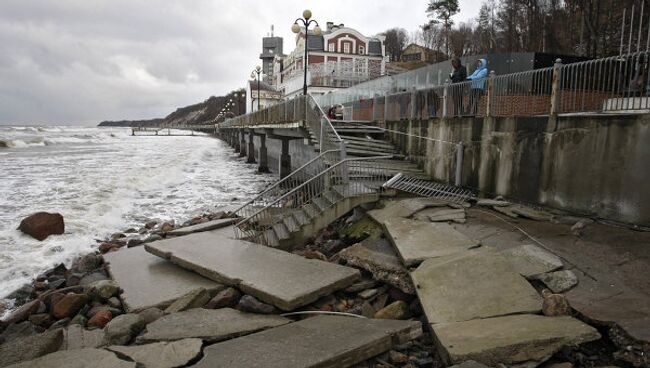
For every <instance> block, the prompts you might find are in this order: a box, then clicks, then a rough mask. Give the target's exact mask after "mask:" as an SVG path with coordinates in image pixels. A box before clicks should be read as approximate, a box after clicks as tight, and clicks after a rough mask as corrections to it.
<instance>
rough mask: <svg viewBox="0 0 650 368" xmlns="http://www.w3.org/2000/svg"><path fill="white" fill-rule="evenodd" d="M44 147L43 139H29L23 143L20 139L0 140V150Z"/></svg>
mask: <svg viewBox="0 0 650 368" xmlns="http://www.w3.org/2000/svg"><path fill="white" fill-rule="evenodd" d="M38 146H45V141H44V140H43V138H36V139H30V140H28V141H24V140H22V139H0V148H26V147H38Z"/></svg>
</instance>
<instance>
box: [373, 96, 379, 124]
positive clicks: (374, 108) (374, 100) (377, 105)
mask: <svg viewBox="0 0 650 368" xmlns="http://www.w3.org/2000/svg"><path fill="white" fill-rule="evenodd" d="M378 99H379V94H378V93H375V94H374V96H373V97H372V121H377V120H378V119H377V117H378V116H379V111H378V110H379V104H378V103H377V100H378Z"/></svg>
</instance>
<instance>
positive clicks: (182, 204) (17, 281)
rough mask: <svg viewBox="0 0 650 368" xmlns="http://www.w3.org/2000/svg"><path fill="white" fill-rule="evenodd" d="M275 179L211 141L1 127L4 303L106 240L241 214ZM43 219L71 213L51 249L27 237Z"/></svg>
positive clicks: (0, 289)
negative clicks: (148, 227)
mask: <svg viewBox="0 0 650 368" xmlns="http://www.w3.org/2000/svg"><path fill="white" fill-rule="evenodd" d="M171 133H177V134H188V132H186V131H174V130H172V131H171ZM273 180H274V178H273V176H272V175H270V174H258V173H257V172H256V167H255V165H251V164H246V163H245V161H244V159H242V158H239V157H238V155H237V154H235V153H234V152H233V150H232V149H231V148H230V147H229V146H228V145H227V144H225V142H223V141H221V140H219V139H216V138H214V137H211V136H208V135H202V134H201V135H195V136H164V135H161V136H131V130H130V129H129V128H103V127H80V126H0V299H1V298H4V297H6V296H7V294H9V293H11V292H12V291H14V290H15V289H17V288H19V287H20V286H22V285H23V284H24V283H27V282H30V281H31V280H32V279H33V278H34V277H36V276H37V275H38V274H39V273H41V272H43V271H45V270H47V269H48V268H50V267H52V266H54V265H56V264H59V263H65V264H67V265H69V264H70V262H71V261H72V260H73V258H74V257H75V256H77V255H79V254H83V253H86V252H90V251H92V250H93V249H95V248H96V247H97V246H98V244H99V243H98V242H97V240H98V239H99V240H101V239H104V238H105V237H107V236H110V234H112V233H115V232H119V231H121V230H124V229H127V228H131V227H133V228H140V227H141V226H142V225H143V224H144V223H146V222H147V221H150V220H158V221H167V220H176V221H177V222H182V221H185V220H188V219H191V218H192V217H194V216H197V215H200V214H202V213H205V212H213V211H218V210H220V209H232V208H233V207H234V206H236V205H237V204H239V203H242V202H243V201H245V200H247V199H249V198H250V197H251V196H253V195H254V194H255V193H258V192H259V191H261V190H262V189H263V188H264V187H266V186H267V185H269V184H270V183H271V182H272V181H273ZM38 211H47V212H57V213H60V214H62V215H63V217H64V220H65V234H64V235H56V236H50V237H49V238H47V239H46V240H44V241H42V242H41V241H38V240H36V239H33V238H31V237H29V236H27V235H24V234H22V233H21V232H20V231H18V230H17V227H18V225H19V224H20V221H21V220H22V219H23V218H25V217H26V216H28V215H30V214H32V213H34V212H38ZM9 302H10V301H9Z"/></svg>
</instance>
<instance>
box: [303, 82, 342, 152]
mask: <svg viewBox="0 0 650 368" xmlns="http://www.w3.org/2000/svg"><path fill="white" fill-rule="evenodd" d="M308 96H309V98H311V100H312V101H313V102H314V105H316V107H317V108H318V111H320V114H321V116H322V117H324V118H325V120H326V121H327V124H328V127H329V128H330V129H332V131H333V132H334V134H335V135H336V139H337V140H338V141H339V142H342V141H343V139H341V136H340V135H339V133H338V132H337V131H336V129H334V125H332V121H331V120H330V118H329V116H327V114H326V113H325V111H323V108H322V107H321V105H320V104H319V103H318V101H316V99H315V98H314V96H313V95H312V94H311V93H310V94H308Z"/></svg>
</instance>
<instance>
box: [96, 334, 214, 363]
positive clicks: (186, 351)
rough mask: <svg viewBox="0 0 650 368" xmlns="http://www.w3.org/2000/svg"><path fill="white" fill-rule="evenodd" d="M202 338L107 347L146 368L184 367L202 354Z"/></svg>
mask: <svg viewBox="0 0 650 368" xmlns="http://www.w3.org/2000/svg"><path fill="white" fill-rule="evenodd" d="M202 346H203V341H202V340H201V339H183V340H178V341H172V342H158V343H153V344H146V345H135V346H109V347H107V348H106V349H107V350H110V351H113V352H116V353H118V354H121V355H123V356H127V357H129V359H131V360H133V361H134V362H136V363H138V364H141V365H142V366H144V367H146V368H174V367H183V366H185V365H187V364H188V363H189V362H191V361H192V360H194V359H195V358H197V357H198V356H199V354H201V347H202Z"/></svg>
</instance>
